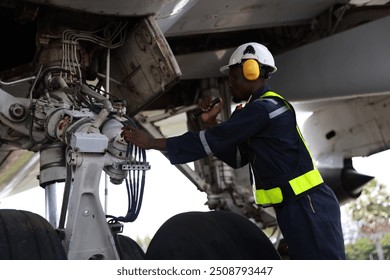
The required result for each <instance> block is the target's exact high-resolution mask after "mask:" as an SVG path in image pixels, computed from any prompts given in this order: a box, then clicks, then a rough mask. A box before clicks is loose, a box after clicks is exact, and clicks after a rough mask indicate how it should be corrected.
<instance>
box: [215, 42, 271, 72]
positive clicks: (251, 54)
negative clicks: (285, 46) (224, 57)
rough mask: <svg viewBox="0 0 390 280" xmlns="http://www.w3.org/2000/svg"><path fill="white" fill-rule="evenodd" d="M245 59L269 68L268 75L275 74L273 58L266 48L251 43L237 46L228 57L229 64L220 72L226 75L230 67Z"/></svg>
mask: <svg viewBox="0 0 390 280" xmlns="http://www.w3.org/2000/svg"><path fill="white" fill-rule="evenodd" d="M246 59H255V60H257V61H258V62H260V64H262V65H267V66H269V67H271V68H272V69H273V70H272V71H271V72H270V73H275V72H276V70H277V68H276V66H275V61H274V57H273V56H272V54H271V53H270V51H269V50H268V49H267V47H265V46H263V45H262V44H259V43H255V42H252V43H246V44H243V45H241V46H239V47H238V48H237V49H236V50H235V51H234V52H233V54H232V55H231V56H230V59H229V64H228V65H224V66H222V67H221V68H220V71H221V72H222V73H224V74H228V72H229V67H230V66H233V65H236V64H240V63H241V61H242V60H246Z"/></svg>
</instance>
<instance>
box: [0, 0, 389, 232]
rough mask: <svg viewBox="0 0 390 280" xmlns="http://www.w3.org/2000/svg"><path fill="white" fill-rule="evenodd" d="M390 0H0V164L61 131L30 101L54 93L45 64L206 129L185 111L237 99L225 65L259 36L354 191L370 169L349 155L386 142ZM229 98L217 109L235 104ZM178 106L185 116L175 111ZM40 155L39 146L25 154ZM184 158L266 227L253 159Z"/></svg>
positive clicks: (308, 126) (219, 199) (158, 124)
mask: <svg viewBox="0 0 390 280" xmlns="http://www.w3.org/2000/svg"><path fill="white" fill-rule="evenodd" d="M387 2H388V1H380V0H376V1H375V0H373V1H369V0H366V1H364V0H353V1H347V2H346V1H337V0H295V1H291V0H276V1H266V0H242V1H232V0H231V1H228V0H225V1H223V0H214V1H206V0H198V1H196V0H176V1H154V0H143V1H136V0H134V1H129V0H117V1H102V0H99V1H96V0H94V1H92V0H90V1H73V0H52V1H49V2H48V1H43V0H31V1H0V13H1V15H2V16H1V17H0V18H1V19H0V21H1V23H2V24H1V25H0V26H1V27H0V28H1V30H2V34H4V35H3V36H6V38H9V39H8V40H7V44H6V46H5V49H4V50H3V51H2V52H1V54H0V61H1V63H0V65H1V66H0V99H1V101H0V112H1V116H0V152H1V154H0V155H1V158H0V160H1V161H0V164H1V165H0V170H5V169H7V167H8V166H9V165H10V163H11V162H13V161H11V158H14V157H13V156H12V155H13V154H14V153H15V150H23V151H31V152H33V153H39V152H40V151H41V146H42V145H44V144H48V143H50V144H54V143H56V141H57V140H58V139H57V140H54V138H55V137H57V136H59V135H58V133H57V132H58V131H54V130H55V127H54V126H50V125H47V124H48V121H45V120H44V119H43V114H40V113H41V112H38V111H37V110H36V108H33V107H31V104H30V103H29V100H30V101H31V100H41V101H42V100H45V99H44V98H45V97H44V96H45V95H46V94H49V96H50V94H52V93H55V94H57V92H55V91H53V92H51V90H52V89H51V88H45V87H44V88H43V89H41V90H42V92H41V91H36V92H35V91H34V89H35V88H34V87H35V86H36V83H38V82H40V83H42V84H43V85H45V80H39V79H37V77H40V76H43V74H45V75H46V77H47V79H51V78H52V76H51V75H50V74H51V73H53V75H56V74H57V72H58V71H59V70H58V69H59V68H61V69H62V70H61V71H64V72H65V74H64V72H61V75H64V76H65V77H67V78H69V77H68V76H67V74H68V72H69V73H71V77H72V79H73V78H74V79H81V76H82V78H83V79H85V80H94V82H96V81H97V83H98V85H100V86H102V84H103V88H104V89H105V90H106V92H109V93H110V94H111V97H110V98H112V101H113V102H114V101H115V102H116V101H117V100H121V101H123V102H124V103H125V104H126V109H127V113H128V114H129V115H130V116H131V117H134V119H136V120H137V121H138V123H139V124H140V125H141V126H143V127H144V128H145V129H146V130H147V131H149V132H150V133H151V134H152V135H154V136H156V137H159V136H162V135H163V136H169V135H173V134H177V133H179V132H180V131H183V128H184V129H188V128H190V129H202V124H201V123H199V122H198V121H197V120H194V119H192V118H191V112H192V110H194V109H195V108H196V104H197V102H198V99H199V98H205V97H215V96H221V97H223V98H225V100H230V95H229V88H228V83H227V80H226V77H223V76H222V75H221V73H220V72H219V68H220V66H221V65H224V64H226V63H227V61H228V59H229V57H230V54H231V53H232V51H233V50H234V48H235V47H237V46H238V45H240V44H242V43H244V42H249V41H257V42H260V43H262V44H264V45H266V46H267V47H268V48H269V49H270V50H271V52H272V53H273V54H274V56H275V61H276V65H277V67H278V72H277V73H276V74H275V75H274V76H273V77H272V78H271V80H270V84H271V86H272V88H273V89H274V90H275V91H277V92H279V93H280V94H282V95H283V96H285V97H286V98H287V99H289V100H290V101H292V102H293V103H294V104H295V106H296V109H297V111H305V112H310V113H311V115H310V117H309V118H308V119H307V120H306V122H305V125H304V126H303V127H302V129H303V134H304V136H305V137H306V138H307V141H308V143H309V146H310V147H311V150H312V152H313V155H314V158H315V159H316V161H317V162H318V166H319V167H320V168H323V171H324V174H325V175H326V176H325V177H326V178H327V180H329V182H331V183H332V184H331V185H334V186H335V188H337V191H336V193H337V194H338V196H339V199H340V202H341V203H343V202H345V201H348V200H349V199H353V198H356V197H357V196H359V194H360V192H361V186H362V185H363V184H364V182H366V181H367V180H369V179H371V177H367V176H364V175H361V174H358V173H357V172H355V171H354V169H353V166H352V164H351V158H352V157H354V156H368V155H370V154H373V153H375V152H379V151H383V150H386V149H388V148H389V144H390V143H389V141H390V135H389V131H388V123H389V121H390V115H389V114H387V113H386V109H387V107H388V106H389V98H390V97H389V96H390V95H389V93H390V80H389V79H388V73H389V70H390V69H389V67H390V66H389V65H390V61H389V60H390V54H389V51H390V38H389V36H388V26H390V6H389V4H388V3H387ZM144 19H145V20H144ZM74 38H76V39H77V40H74V41H72V40H73V39H74ZM76 42H77V43H76ZM145 42H146V45H145ZM64 46H65V47H64ZM76 46H77V47H76ZM149 46H152V47H149ZM20 49H23V51H19V50H20ZM107 49H109V50H110V52H109V54H108V52H107ZM15 50H17V51H15ZM68 50H72V51H69V52H67V51H68ZM140 50H141V51H140ZM64 53H66V54H67V55H68V56H67V59H64V58H63V54H64ZM64 65H66V67H65V66H64ZM45 71H46V72H45ZM73 73H78V75H74V74H73ZM72 81H73V80H72ZM45 90H49V93H47V92H45ZM65 93H66V96H62V95H61V98H62V99H63V100H68V101H69V102H73V103H77V104H78V105H79V104H85V103H86V102H89V100H90V99H91V98H90V96H89V99H83V98H84V97H80V96H78V97H77V98H73V97H72V93H71V92H68V91H66V92H65ZM38 94H40V95H41V99H38V97H37V96H38ZM87 95H92V94H91V93H90V92H89V93H88V94H87ZM96 97H97V96H96V95H93V97H92V100H93V99H94V98H96ZM42 102H43V101H42ZM56 102H57V103H58V104H60V100H56ZM83 102H84V103H83ZM57 103H56V104H57ZM226 103H227V104H226V108H225V110H224V112H223V114H222V116H221V118H222V119H226V118H228V117H229V114H230V110H231V107H230V104H228V102H226ZM15 104H16V105H15ZM56 106H57V107H58V106H60V105H56ZM61 106H62V105H61ZM76 107H77V106H76ZM42 108H43V110H45V107H44V106H42ZM72 108H73V107H72ZM25 110H26V111H25ZM33 110H35V111H34V114H33V115H32V116H31V115H29V114H30V113H31V111H33ZM27 112H29V113H27ZM44 113H46V112H44ZM53 114H54V115H55V113H54V111H53ZM52 116H53V115H49V114H48V118H51V117H52ZM78 116H79V115H77V116H73V117H75V118H77V117H78ZM173 116H177V117H178V119H179V121H178V122H179V123H180V124H181V126H180V129H178V127H177V126H176V124H175V122H173V123H174V124H175V125H172V122H170V120H171V118H172V117H173ZM41 118H42V119H41ZM183 124H184V127H183ZM47 135H49V136H47ZM10 147H12V149H10ZM44 151H47V149H44ZM18 156H20V155H18ZM7 159H8V160H7ZM32 162H36V158H35V157H34V158H33V159H31V161H28V163H26V164H31V163H32ZM29 166H30V165H29ZM178 168H179V169H180V170H181V171H182V172H183V173H184V174H186V175H187V177H188V178H189V179H190V180H191V181H192V182H193V183H194V184H195V185H196V186H197V187H198V188H199V189H200V190H202V191H205V192H207V193H208V196H209V202H208V204H209V206H210V208H211V209H231V210H232V209H233V210H234V211H237V212H241V213H243V214H244V215H247V216H250V217H254V218H255V219H256V220H257V221H258V222H259V223H262V224H263V225H264V226H266V225H271V224H274V223H275V221H274V219H273V217H272V216H273V213H268V212H265V211H264V210H263V211H261V210H259V209H257V207H256V205H254V203H253V201H251V199H250V196H251V194H250V191H248V192H241V191H240V190H241V189H242V188H241V187H244V188H245V187H246V188H247V187H248V184H249V183H248V181H247V180H246V179H245V178H246V176H245V175H243V174H248V173H247V170H242V171H236V170H230V169H229V168H228V167H226V166H225V165H224V164H222V163H220V162H216V161H215V160H210V159H205V160H202V161H199V162H197V163H195V170H192V169H190V168H188V166H184V165H183V166H178ZM62 179H63V178H62ZM9 181H10V180H6V181H5V182H2V184H3V185H2V186H0V188H2V190H4V192H3V193H4V194H6V191H5V190H8V191H7V194H9V193H14V192H17V191H19V190H23V189H25V186H22V183H20V184H17V186H16V185H15V184H13V185H10V184H8V182H9ZM34 184H35V182H34ZM34 186H36V185H34ZM235 186H236V187H235ZM30 187H32V184H30ZM10 189H13V191H9V190H10ZM247 189H248V188H247ZM0 190H1V189H0ZM258 213H261V214H260V215H259V214H258Z"/></svg>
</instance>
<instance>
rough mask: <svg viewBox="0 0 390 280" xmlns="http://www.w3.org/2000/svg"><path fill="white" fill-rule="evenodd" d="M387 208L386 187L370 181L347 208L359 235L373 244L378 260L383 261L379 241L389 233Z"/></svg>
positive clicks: (389, 201)
mask: <svg viewBox="0 0 390 280" xmlns="http://www.w3.org/2000/svg"><path fill="white" fill-rule="evenodd" d="M389 206H390V194H389V193H388V191H387V188H386V186H385V185H383V184H379V183H378V181H377V180H372V181H370V182H369V183H368V184H367V185H366V186H365V187H364V188H363V191H362V194H361V196H360V197H359V198H358V199H356V200H355V201H353V202H350V203H349V205H348V208H347V211H348V214H349V216H350V217H351V218H352V220H354V221H356V222H357V223H358V227H359V232H360V233H361V235H362V236H363V237H367V238H369V239H370V240H372V241H373V242H374V244H375V248H376V253H377V255H378V258H379V259H384V252H383V247H382V243H381V240H382V238H383V236H384V234H385V233H387V232H390V207H389Z"/></svg>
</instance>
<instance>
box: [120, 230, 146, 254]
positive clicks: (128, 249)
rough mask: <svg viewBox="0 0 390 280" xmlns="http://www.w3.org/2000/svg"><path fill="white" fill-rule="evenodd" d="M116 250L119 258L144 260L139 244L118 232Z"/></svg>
mask: <svg viewBox="0 0 390 280" xmlns="http://www.w3.org/2000/svg"><path fill="white" fill-rule="evenodd" d="M117 237H118V244H119V245H118V246H119V248H118V252H119V255H120V259H121V260H144V259H145V252H144V251H143V250H142V248H141V246H139V245H138V243H137V242H135V241H134V240H133V239H131V238H130V237H128V236H125V235H121V234H118V236H117Z"/></svg>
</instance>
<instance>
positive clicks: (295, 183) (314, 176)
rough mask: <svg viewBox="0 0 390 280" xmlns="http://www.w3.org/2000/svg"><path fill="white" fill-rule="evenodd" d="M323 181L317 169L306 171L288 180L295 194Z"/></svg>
mask: <svg viewBox="0 0 390 280" xmlns="http://www.w3.org/2000/svg"><path fill="white" fill-rule="evenodd" d="M323 182H324V180H323V179H322V177H321V174H320V172H319V171H318V170H317V169H314V170H311V171H309V172H306V173H305V174H303V175H301V176H299V177H296V178H294V179H292V180H290V181H289V183H290V186H291V188H292V189H293V191H294V193H295V195H298V194H301V193H303V192H305V191H307V190H309V189H311V188H313V187H315V186H318V185H319V184H321V183H323Z"/></svg>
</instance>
